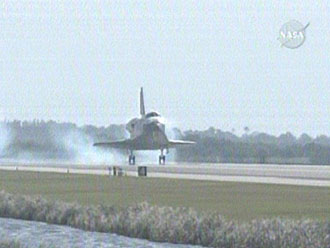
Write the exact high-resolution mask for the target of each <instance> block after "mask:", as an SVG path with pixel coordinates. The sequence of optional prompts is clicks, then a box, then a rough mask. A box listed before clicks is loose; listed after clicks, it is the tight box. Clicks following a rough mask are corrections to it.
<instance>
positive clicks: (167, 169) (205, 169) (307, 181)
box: [0, 162, 330, 187]
mask: <svg viewBox="0 0 330 248" xmlns="http://www.w3.org/2000/svg"><path fill="white" fill-rule="evenodd" d="M113 166H114V165H84V164H72V163H50V162H47V163H17V162H9V163H4V162H3V163H0V170H11V171H34V172H37V171H38V172H54V173H73V174H92V175H110V174H111V173H112V172H111V169H110V170H109V168H112V167H113ZM118 166H119V167H120V168H122V171H123V174H124V175H125V176H137V166H138V165H137V166H127V165H118ZM143 166H147V168H148V174H147V176H148V177H152V178H175V179H189V180H207V181H227V182H246V183H266V184H285V185H302V186H303V185H304V186H320V187H330V166H325V165H324V166H313V165H276V164H209V163H205V164H176V163H175V164H169V165H151V164H143Z"/></svg>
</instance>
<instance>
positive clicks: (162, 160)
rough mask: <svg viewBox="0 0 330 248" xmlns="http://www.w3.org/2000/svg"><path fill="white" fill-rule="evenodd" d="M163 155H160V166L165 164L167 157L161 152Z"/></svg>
mask: <svg viewBox="0 0 330 248" xmlns="http://www.w3.org/2000/svg"><path fill="white" fill-rule="evenodd" d="M160 152H161V154H160V155H159V164H165V155H164V152H163V150H160Z"/></svg>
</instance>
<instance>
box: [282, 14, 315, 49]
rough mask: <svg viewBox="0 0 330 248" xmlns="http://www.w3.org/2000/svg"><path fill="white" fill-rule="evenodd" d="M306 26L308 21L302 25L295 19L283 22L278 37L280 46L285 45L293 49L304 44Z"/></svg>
mask: <svg viewBox="0 0 330 248" xmlns="http://www.w3.org/2000/svg"><path fill="white" fill-rule="evenodd" d="M308 26H309V23H308V24H307V25H306V26H304V25H302V24H301V23H300V22H298V21H296V20H291V21H289V22H287V23H285V24H283V26H282V27H281V29H280V36H279V37H278V40H279V41H280V42H281V47H283V46H285V47H287V48H291V49H294V48H298V47H300V46H301V45H302V44H304V42H305V40H306V28H307V27H308Z"/></svg>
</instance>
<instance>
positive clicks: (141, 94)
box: [140, 87, 146, 116]
mask: <svg viewBox="0 0 330 248" xmlns="http://www.w3.org/2000/svg"><path fill="white" fill-rule="evenodd" d="M140 114H141V116H145V114H146V111H145V108H144V98H143V88H142V87H141V91H140Z"/></svg>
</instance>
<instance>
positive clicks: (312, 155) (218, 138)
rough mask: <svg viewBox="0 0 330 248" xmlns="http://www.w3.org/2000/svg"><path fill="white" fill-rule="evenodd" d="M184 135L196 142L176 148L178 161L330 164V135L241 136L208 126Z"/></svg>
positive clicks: (252, 134) (264, 134)
mask: <svg viewBox="0 0 330 248" xmlns="http://www.w3.org/2000/svg"><path fill="white" fill-rule="evenodd" d="M176 131H177V132H178V133H179V134H180V135H181V137H183V138H184V139H187V140H193V141H196V143H197V144H196V145H195V146H191V147H182V148H180V149H178V150H177V160H178V161H188V162H223V163H280V164H292V163H294V164H327V165H328V164H330V137H327V136H325V135H321V136H318V137H316V138H312V137H310V136H309V135H307V134H302V135H301V136H300V137H295V136H294V135H292V134H291V133H289V132H287V133H285V134H281V135H280V136H278V137H276V136H273V135H269V134H266V133H258V132H253V133H251V134H248V133H246V134H244V135H242V136H241V137H239V136H236V135H234V134H233V133H230V132H222V131H221V130H219V129H215V128H209V129H208V130H206V131H187V132H184V133H183V134H181V133H180V131H179V130H176Z"/></svg>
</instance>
